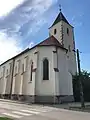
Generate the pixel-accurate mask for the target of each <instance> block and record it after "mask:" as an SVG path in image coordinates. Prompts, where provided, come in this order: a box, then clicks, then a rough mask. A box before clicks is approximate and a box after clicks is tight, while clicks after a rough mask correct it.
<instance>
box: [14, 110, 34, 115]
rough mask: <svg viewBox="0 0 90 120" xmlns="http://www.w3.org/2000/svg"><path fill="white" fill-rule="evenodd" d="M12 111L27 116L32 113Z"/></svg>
mask: <svg viewBox="0 0 90 120" xmlns="http://www.w3.org/2000/svg"><path fill="white" fill-rule="evenodd" d="M12 113H15V114H20V115H23V116H24V115H25V116H29V115H32V114H27V113H24V112H18V111H13V112H12Z"/></svg>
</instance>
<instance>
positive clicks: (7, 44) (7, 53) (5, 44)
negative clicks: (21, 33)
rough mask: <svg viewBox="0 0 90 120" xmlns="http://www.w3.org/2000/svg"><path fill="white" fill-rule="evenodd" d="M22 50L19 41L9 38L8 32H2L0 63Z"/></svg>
mask: <svg viewBox="0 0 90 120" xmlns="http://www.w3.org/2000/svg"><path fill="white" fill-rule="evenodd" d="M21 51H22V47H20V46H19V44H18V43H17V41H16V40H15V39H12V38H8V37H7V36H6V34H4V33H1V32H0V63H2V62H4V61H6V60H8V59H9V58H11V57H13V56H14V55H16V54H18V53H19V52H21Z"/></svg>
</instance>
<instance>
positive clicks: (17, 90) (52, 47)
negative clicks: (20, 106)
mask: <svg viewBox="0 0 90 120" xmlns="http://www.w3.org/2000/svg"><path fill="white" fill-rule="evenodd" d="M76 71H77V67H76V53H75V40H74V27H73V26H72V25H70V23H69V22H68V21H67V19H66V18H65V16H64V15H63V13H62V11H61V10H60V12H59V14H58V16H57V18H56V19H55V21H54V22H53V24H52V26H51V27H50V28H49V37H48V38H47V39H46V40H44V41H42V42H41V43H39V44H37V45H35V46H34V47H32V48H28V49H26V50H24V51H22V52H21V53H20V54H18V55H16V56H14V57H13V58H11V59H9V60H7V61H6V62H4V63H2V64H1V65H0V98H3V99H12V100H20V101H27V102H31V103H61V102H71V101H74V97H73V85H72V76H73V75H75V74H76Z"/></svg>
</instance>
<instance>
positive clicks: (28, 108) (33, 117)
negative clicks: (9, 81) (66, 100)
mask: <svg viewBox="0 0 90 120" xmlns="http://www.w3.org/2000/svg"><path fill="white" fill-rule="evenodd" d="M0 116H6V117H10V118H13V119H17V120H90V113H87V112H85V113H84V112H78V111H69V110H65V109H60V108H53V107H49V106H43V105H25V104H20V103H12V102H10V101H9V102H8V101H7V102H5V101H0Z"/></svg>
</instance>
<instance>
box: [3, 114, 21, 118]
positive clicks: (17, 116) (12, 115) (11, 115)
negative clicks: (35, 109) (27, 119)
mask: <svg viewBox="0 0 90 120" xmlns="http://www.w3.org/2000/svg"><path fill="white" fill-rule="evenodd" d="M2 114H3V115H6V116H10V117H14V118H21V117H22V116H19V115H14V114H10V113H2Z"/></svg>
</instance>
